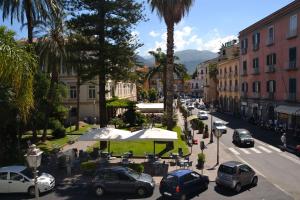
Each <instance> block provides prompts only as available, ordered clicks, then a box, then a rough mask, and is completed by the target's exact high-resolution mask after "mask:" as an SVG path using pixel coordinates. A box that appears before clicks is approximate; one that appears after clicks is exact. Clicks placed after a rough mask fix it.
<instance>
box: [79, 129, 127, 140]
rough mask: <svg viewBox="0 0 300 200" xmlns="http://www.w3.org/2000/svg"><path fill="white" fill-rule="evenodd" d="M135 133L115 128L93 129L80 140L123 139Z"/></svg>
mask: <svg viewBox="0 0 300 200" xmlns="http://www.w3.org/2000/svg"><path fill="white" fill-rule="evenodd" d="M132 134H133V133H131V132H130V131H126V130H120V129H115V128H97V129H91V130H90V131H89V132H88V133H86V134H84V135H82V136H80V137H79V138H78V140H79V141H112V140H113V141H122V140H124V139H126V138H128V137H130V136H132Z"/></svg>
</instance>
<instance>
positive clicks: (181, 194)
mask: <svg viewBox="0 0 300 200" xmlns="http://www.w3.org/2000/svg"><path fill="white" fill-rule="evenodd" d="M208 184H209V179H208V177H207V176H204V175H200V174H198V173H197V172H195V171H192V170H189V169H179V170H175V171H172V172H169V173H168V174H167V175H166V176H165V177H163V179H162V180H161V182H160V185H159V191H160V193H161V195H162V196H166V197H171V198H173V199H180V200H184V199H187V196H189V195H191V194H199V193H200V192H202V191H204V190H206V189H207V188H208Z"/></svg>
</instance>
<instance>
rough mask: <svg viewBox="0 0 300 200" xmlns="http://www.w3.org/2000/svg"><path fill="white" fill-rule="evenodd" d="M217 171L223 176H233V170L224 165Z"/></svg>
mask: <svg viewBox="0 0 300 200" xmlns="http://www.w3.org/2000/svg"><path fill="white" fill-rule="evenodd" d="M219 171H220V172H222V173H225V174H235V168H234V167H229V166H226V165H221V166H220V167H219Z"/></svg>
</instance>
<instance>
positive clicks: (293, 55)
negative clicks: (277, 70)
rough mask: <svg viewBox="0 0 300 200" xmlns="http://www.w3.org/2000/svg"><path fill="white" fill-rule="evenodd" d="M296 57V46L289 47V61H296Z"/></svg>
mask: <svg viewBox="0 0 300 200" xmlns="http://www.w3.org/2000/svg"><path fill="white" fill-rule="evenodd" d="M296 57H297V48H296V47H293V48H290V50H289V60H290V61H296Z"/></svg>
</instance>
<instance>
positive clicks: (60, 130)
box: [52, 126, 66, 138]
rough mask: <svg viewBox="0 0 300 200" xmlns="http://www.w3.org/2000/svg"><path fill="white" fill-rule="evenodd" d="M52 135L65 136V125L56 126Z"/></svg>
mask: <svg viewBox="0 0 300 200" xmlns="http://www.w3.org/2000/svg"><path fill="white" fill-rule="evenodd" d="M52 136H53V137H54V138H63V137H65V136H66V129H65V127H63V126H61V127H59V128H57V129H55V130H53V132H52Z"/></svg>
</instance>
